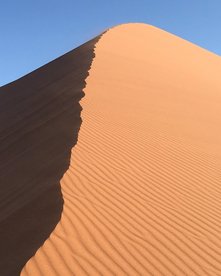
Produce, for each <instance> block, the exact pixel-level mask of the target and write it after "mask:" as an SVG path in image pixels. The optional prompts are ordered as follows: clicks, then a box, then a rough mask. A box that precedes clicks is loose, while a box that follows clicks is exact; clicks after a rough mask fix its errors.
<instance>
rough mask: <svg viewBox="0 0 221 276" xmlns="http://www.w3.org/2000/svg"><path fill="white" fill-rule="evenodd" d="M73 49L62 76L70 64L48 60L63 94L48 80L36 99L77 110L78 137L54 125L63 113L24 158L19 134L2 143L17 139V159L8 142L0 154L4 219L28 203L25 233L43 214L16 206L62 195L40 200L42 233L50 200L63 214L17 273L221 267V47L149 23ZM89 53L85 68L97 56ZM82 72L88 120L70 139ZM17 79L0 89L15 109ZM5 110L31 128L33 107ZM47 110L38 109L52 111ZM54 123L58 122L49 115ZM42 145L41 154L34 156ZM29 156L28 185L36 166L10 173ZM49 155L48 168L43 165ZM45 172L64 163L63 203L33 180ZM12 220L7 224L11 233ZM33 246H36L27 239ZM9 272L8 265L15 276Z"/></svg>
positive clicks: (182, 271) (183, 271) (200, 271)
mask: <svg viewBox="0 0 221 276" xmlns="http://www.w3.org/2000/svg"><path fill="white" fill-rule="evenodd" d="M95 43H96V45H95V50H94V55H93V48H94V44H95ZM74 53H76V55H74V56H73V68H72V62H70V63H69V58H70V57H69V56H67V60H66V62H67V63H68V64H69V65H68V70H70V71H69V72H70V74H69V73H67V72H66V75H65V78H62V79H60V77H59V76H58V75H56V72H57V70H63V69H61V68H63V65H61V66H59V64H58V63H56V61H55V62H52V63H51V66H53V68H54V71H53V74H52V75H53V76H55V77H54V78H53V79H51V81H50V82H49V83H50V85H49V87H50V86H51V90H50V91H52V92H51V93H52V95H53V96H54V94H53V93H54V91H57V92H58V93H61V95H62V96H61V97H58V99H57V101H55V102H53V101H52V100H51V99H50V97H49V99H47V97H48V96H46V94H45V93H46V92H45V88H42V89H41V90H40V91H42V92H43V91H44V93H43V94H44V96H42V97H40V96H39V97H40V98H39V100H38V104H39V105H41V104H42V105H43V104H44V105H45V106H47V105H49V103H50V106H51V107H50V109H47V110H46V111H47V112H46V113H42V116H43V114H44V116H46V118H47V116H55V112H57V111H60V109H62V110H63V109H65V110H66V105H68V106H70V107H68V112H74V114H75V115H76V116H75V115H74V117H75V119H73V121H72V120H71V121H70V124H69V123H67V124H68V130H69V131H70V132H68V133H69V134H68V135H67V136H68V137H69V138H68V140H69V139H70V140H71V141H72V142H70V143H68V146H67V147H66V146H64V147H63V145H64V143H67V142H66V141H67V140H66V138H65V139H62V138H61V137H63V132H62V134H61V135H60V136H59V135H58V134H57V132H54V131H58V132H59V130H60V129H62V128H63V126H64V125H65V126H66V120H64V119H62V115H61V114H60V113H58V114H57V116H56V118H55V120H54V124H55V125H54V126H55V127H53V131H52V129H49V130H48V132H43V128H39V133H42V136H41V137H39V139H36V138H35V139H34V138H33V139H30V140H28V142H27V141H26V143H25V145H27V144H28V145H30V153H27V157H26V159H25V158H24V157H23V155H22V153H23V151H22V150H21V149H23V148H24V147H25V145H22V143H23V139H22V142H18V144H17V146H14V147H11V146H10V144H9V145H8V144H7V145H8V147H6V144H5V146H4V148H5V149H7V150H8V151H9V149H10V150H11V151H12V150H14V151H13V152H12V153H11V156H13V160H14V161H13V162H14V163H10V162H9V161H8V160H9V159H8V158H7V156H6V153H5V155H4V157H1V158H2V159H1V164H2V165H4V170H2V171H3V172H4V174H3V172H2V175H3V176H4V175H6V173H7V171H8V173H7V175H6V176H4V179H3V180H4V182H2V181H1V186H2V187H1V189H3V192H4V191H5V192H4V193H5V194H3V195H2V202H7V203H8V204H7V206H6V207H5V209H2V210H5V211H4V212H3V215H4V214H5V218H4V219H5V222H7V220H10V217H12V216H13V213H14V214H16V212H19V210H20V211H21V215H20V217H18V220H19V221H23V222H22V223H23V227H24V225H25V231H26V232H25V233H26V236H27V235H31V233H32V231H33V228H31V222H32V221H33V220H34V219H35V213H29V223H27V220H26V219H24V218H23V217H22V214H25V211H24V210H23V209H19V210H18V206H20V205H21V203H22V205H24V206H23V208H24V209H25V210H26V211H27V208H26V207H27V206H29V207H28V209H30V210H32V209H31V208H33V203H34V200H35V199H36V202H39V208H40V207H41V206H45V207H44V210H48V207H47V204H50V203H49V202H51V201H52V200H54V199H55V202H57V203H56V206H55V204H54V202H51V204H52V205H50V206H51V213H50V214H49V213H47V212H44V211H39V217H41V216H43V215H44V218H45V220H44V221H42V222H41V223H40V225H39V226H38V227H39V230H38V232H37V233H36V232H35V233H34V235H35V236H38V235H40V233H42V231H43V230H42V228H41V227H43V225H42V224H45V223H46V224H47V222H45V221H47V219H50V218H51V216H52V214H53V215H55V214H54V213H53V210H57V211H55V213H57V216H56V220H54V222H53V223H52V224H53V225H52V227H51V228H50V231H46V232H47V233H46V235H45V238H46V236H47V237H48V236H49V234H50V233H49V232H51V231H52V228H53V227H55V225H56V223H57V222H58V219H60V221H59V222H58V224H57V226H56V228H55V229H54V230H53V231H52V233H51V235H50V237H49V238H48V239H47V240H46V241H45V242H44V244H43V245H42V246H41V247H40V248H39V249H38V251H37V252H36V254H35V255H34V256H33V257H32V258H31V259H30V260H29V261H28V262H27V264H26V265H25V266H24V267H23V270H22V272H21V275H23V276H33V275H47V276H53V275H65V276H68V275H105V276H106V275H133V276H134V275H221V218H220V210H221V187H220V180H221V174H220V172H221V131H220V120H221V119H220V118H221V109H220V106H221V93H220V90H221V78H220V72H221V58H220V57H219V56H216V55H214V54H212V53H209V52H207V51H205V50H203V49H201V48H199V47H197V46H195V45H193V44H191V43H189V42H186V41H184V40H182V39H180V38H178V37H176V36H173V35H171V34H168V33H166V32H164V31H162V30H159V29H157V28H154V27H151V26H148V25H144V24H127V25H122V26H118V27H116V28H113V29H110V30H109V31H107V32H106V33H105V34H103V35H102V36H101V37H100V39H99V40H96V41H93V42H90V43H89V44H86V45H84V46H82V47H80V48H79V49H78V50H77V51H76V52H74ZM82 55H83V57H84V58H82ZM93 56H95V57H94V59H93V62H92V66H91V68H90V70H89V76H88V77H87V72H86V71H87V70H88V69H89V67H90V62H89V59H91V57H93ZM61 60H62V59H61ZM82 62H83V64H84V66H82ZM84 62H85V63H84ZM65 64H66V63H65ZM65 67H66V66H64V68H65ZM43 68H44V67H43ZM45 68H47V67H45ZM82 68H84V69H85V70H83V72H84V73H82ZM72 69H73V70H72ZM78 69H79V70H78ZM36 72H37V71H36ZM36 72H34V73H32V74H31V75H30V76H29V77H28V76H27V77H26V78H27V82H28V83H29V84H30V86H31V87H32V89H35V87H36V85H38V83H39V81H38V78H42V79H44V81H45V82H47V78H48V76H47V74H46V72H47V70H45V71H44V70H41V71H39V74H37V75H36ZM32 76H33V78H34V79H37V81H36V82H35V83H34V82H33V81H29V78H30V77H32ZM86 77H87V79H86V87H85V88H84V93H85V97H84V98H83V99H82V100H81V102H80V104H81V106H82V108H83V110H82V112H81V117H82V120H83V123H82V125H81V128H80V131H79V135H78V142H77V145H76V146H74V145H75V144H76V135H77V132H78V130H79V127H80V122H81V118H80V111H79V109H78V108H79V102H78V101H79V99H80V98H81V97H77V98H75V96H76V95H78V92H77V94H76V91H81V93H80V95H82V89H83V87H84V85H82V83H83V82H84V80H83V79H84V78H86ZM79 78H80V82H79ZM24 80H25V79H24ZM57 81H58V82H59V83H57ZM79 83H80V84H81V85H80V86H79V90H78V88H76V87H78V85H79ZM12 85H15V86H16V89H14V90H13V91H12V90H11V91H10V89H12V88H10V86H9V87H5V88H2V90H4V91H3V92H2V94H1V95H2V97H3V99H4V97H6V98H7V97H8V98H10V99H11V98H13V97H15V100H14V102H12V103H11V104H8V107H7V108H6V106H7V105H6V104H5V112H6V111H7V112H9V110H10V106H13V107H14V109H13V110H17V108H18V107H17V105H16V104H17V97H18V96H17V95H20V94H19V93H21V92H20V91H23V89H24V86H25V85H23V84H21V85H20V83H19V82H18V83H15V84H12ZM66 85H68V87H69V88H70V90H69V89H68V91H69V92H70V93H71V91H72V89H73V93H74V95H75V96H74V99H75V103H76V105H73V102H72V99H73V98H72V96H71V99H70V98H69V97H67V98H66V96H63V94H62V93H63V92H64V91H66V88H65V87H66ZM44 87H45V86H44ZM46 87H47V86H46ZM75 89H77V90H76V91H75ZM16 90H17V91H16ZM62 91H63V92H62ZM74 91H75V92H74ZM57 92H56V93H57ZM12 93H13V95H14V96H13V95H12ZM23 93H24V92H23ZM39 93H40V92H39ZM9 94H10V95H11V96H9ZM26 94H28V91H27V92H26ZM26 94H24V96H23V97H21V98H20V104H19V105H21V110H22V111H24V112H27V113H28V112H30V113H32V116H37V115H38V114H39V113H38V109H37V108H34V107H33V108H31V106H32V105H30V103H27V104H26V109H24V108H22V107H23V103H26V101H27V99H29V101H31V102H32V101H33V102H35V100H34V99H35V98H33V99H32V97H27V95H26ZM49 94H50V93H49ZM37 95H38V94H37V93H36V97H37ZM40 95H41V94H40ZM68 95H69V93H68ZM51 97H52V96H51ZM37 99H38V98H37ZM37 99H36V100H37ZM46 99H47V102H46ZM5 101H6V100H5ZM8 101H9V100H7V102H8ZM1 102H2V101H0V103H1ZM69 104H70V105H69ZM15 107H16V108H15ZM5 112H2V113H1V120H2V122H3V125H4V122H5V128H4V129H2V131H1V133H2V135H3V134H4V135H6V134H7V137H10V136H9V135H11V136H12V138H13V139H14V138H16V137H19V138H20V137H23V136H19V135H18V134H16V131H15V130H16V129H17V128H18V126H19V122H20V124H21V125H20V127H19V129H20V131H26V130H27V129H30V126H29V127H27V125H26V123H27V120H28V119H25V118H26V117H28V118H29V117H30V116H28V114H26V113H25V114H26V115H25V116H23V117H22V118H20V117H18V116H17V117H16V118H17V119H18V120H19V121H18V122H17V121H13V124H12V123H10V124H8V123H6V122H7V121H6V119H7V120H9V119H10V120H14V118H15V116H14V113H13V114H11V113H9V115H7V114H6V113H5ZM5 114H6V115H7V116H6V115H5ZM10 114H11V115H10ZM18 114H19V115H20V113H18ZM4 116H5V117H4ZM5 118H6V119H5ZM46 118H45V117H44V118H43V119H42V121H41V120H40V119H39V120H40V121H41V122H45V121H47V119H46ZM10 120H9V122H12V121H10ZM67 121H68V120H67ZM28 122H29V121H28ZM58 122H59V123H58ZM64 122H65V123H64ZM68 122H69V121H68ZM29 124H30V125H32V123H31V122H29ZM47 126H48V127H49V128H50V127H51V124H50V123H48V124H47ZM40 130H41V131H40ZM16 135H18V136H16ZM35 135H37V134H35ZM35 135H34V137H36V136H35ZM39 135H40V134H39ZM69 135H70V136H69ZM1 137H3V136H1ZM65 137H66V136H65ZM74 137H75V138H74ZM12 138H11V139H12ZM53 138H54V139H53ZM55 138H56V139H55ZM20 139H21V138H20ZM44 139H45V140H47V141H49V142H47V143H46V144H44V145H42V143H40V141H41V140H44ZM72 139H73V140H72ZM5 140H6V142H7V141H10V139H9V138H7V139H5ZM12 141H14V140H12ZM16 141H17V140H16ZM24 141H25V140H24ZM6 142H5V143H6ZM8 143H9V142H8ZM19 143H21V144H19ZM32 143H33V145H35V147H36V149H35V150H34V149H32V150H33V151H34V152H32V151H31V148H34V146H33V145H32ZM58 144H59V145H58ZM2 145H4V144H3V143H1V146H2ZM49 146H50V147H53V154H49V156H48V154H47V149H48V147H49ZM71 147H72V151H71V155H70V154H69V151H70V148H71ZM58 148H59V149H62V151H63V150H64V152H67V155H66V157H65V158H64V159H62V162H61V163H62V164H60V163H57V167H56V168H55V167H54V168H53V170H52V169H51V167H50V166H49V164H50V160H51V159H55V160H57V159H56V158H57V156H60V155H62V151H60V150H59V152H57V151H56V150H57V149H58ZM41 149H42V151H43V153H42V154H46V155H47V156H46V158H45V159H46V161H43V158H40V157H39V158H38V156H39V155H38V151H39V150H41ZM65 149H66V150H67V151H65ZM17 150H21V152H19V153H17ZM40 152H41V151H40ZM9 153H10V151H9ZM35 156H37V157H36V158H38V159H37V160H36V161H33V160H35V159H34V157H35ZM40 156H41V155H40ZM15 158H16V159H15ZM6 160H7V162H6ZM24 160H26V163H24V164H25V167H26V166H28V164H29V162H34V163H33V164H32V166H34V168H35V172H36V176H34V175H30V183H29V185H30V186H27V185H26V186H25V187H24V191H23V190H21V189H23V186H24V185H25V184H24V183H26V182H25V179H24V178H23V177H26V175H28V176H29V174H28V173H27V172H25V173H24V172H23V173H20V174H19V175H18V176H19V177H20V179H21V180H22V182H20V184H19V181H17V182H18V183H17V184H16V185H15V183H14V180H18V179H19V177H18V176H16V178H14V180H13V181H12V179H13V177H15V175H16V174H15V173H16V168H18V167H17V166H21V165H22V164H23V163H22V162H25V161H24ZM60 161H61V160H60ZM69 163H70V164H69ZM64 164H65V165H64ZM68 164H69V167H68ZM62 165H63V166H62ZM30 166H31V165H30ZM41 166H43V167H44V168H45V171H44V173H43V171H40V168H41ZM61 168H62V169H61ZM46 172H49V175H50V177H48V179H53V181H52V182H53V183H54V184H55V186H56V187H57V189H58V188H59V180H60V178H61V175H62V173H64V172H65V173H64V175H63V177H62V179H61V180H60V185H61V191H62V198H63V200H64V204H63V210H62V213H61V209H62V208H61V207H60V208H57V206H61V205H62V204H61V203H59V201H62V198H61V196H60V192H59V189H58V190H57V192H55V196H54V199H53V198H51V200H49V198H48V199H47V197H49V195H51V192H49V187H48V185H46V184H47V183H46V184H43V183H44V182H39V183H38V185H37V184H35V181H34V180H35V179H38V178H37V177H40V178H42V177H43V178H44V177H45V175H46V176H48V174H47V173H46ZM24 174H25V176H24ZM1 177H2V176H1ZM6 182H7V185H6ZM19 185H20V186H19ZM43 186H44V187H45V188H44V187H43ZM55 186H54V185H50V187H51V188H52V187H55ZM46 187H48V188H46ZM18 190H19V193H18ZM6 192H7V193H6ZM37 194H38V195H39V197H44V196H46V199H45V200H44V204H43V203H42V204H41V202H40V201H37V196H36V195H37ZM18 195H19V196H18ZM5 198H7V201H6V199H5ZM25 202H27V203H26V204H25ZM28 204H29V205H28ZM53 204H54V205H53ZM25 206H26V207H25ZM58 209H59V210H58ZM30 212H31V211H30ZM10 213H11V214H10ZM60 214H61V218H60V217H59V216H60ZM22 219H23V220H22ZM13 221H14V219H11V222H10V223H11V224H9V225H10V227H12V225H14V227H16V228H17V223H18V222H17V219H16V220H15V221H14V224H13ZM2 224H3V223H1V225H2ZM49 224H51V223H49ZM1 229H2V228H1ZM3 229H4V228H3ZM23 229H24V228H23ZM23 229H22V231H21V233H20V234H19V233H17V229H16V231H15V232H14V235H12V234H11V235H10V237H11V236H12V237H14V236H15V239H14V241H15V242H16V245H18V247H19V248H20V249H19V250H20V252H19V254H22V253H23V249H22V250H21V246H23V244H24V243H25V241H24V239H25V238H24V235H23ZM6 230H7V227H5V230H4V233H6ZM44 231H45V230H44ZM21 234H22V235H23V236H22V235H21ZM1 236H2V235H1ZM45 238H44V239H45ZM44 239H42V240H41V241H40V242H39V243H38V246H40V243H41V244H42V242H43V240H44ZM8 243H9V244H10V241H9V237H8V239H6V240H3V244H4V248H5V250H6V249H7V244H8ZM26 245H27V246H28V247H31V246H32V245H31V241H30V240H28V244H26ZM36 249H37V248H36V247H35V250H36ZM1 250H2V249H1ZM13 250H14V251H13V252H9V253H8V256H7V257H5V256H4V254H3V252H2V253H1V256H3V259H4V260H5V263H6V261H7V262H8V263H9V262H10V261H12V260H13V261H14V260H15V258H17V257H18V256H17V255H16V253H15V252H18V251H15V250H16V248H15V245H14V248H13ZM35 250H32V254H33V252H34V251H35ZM9 258H10V259H9ZM13 261H12V262H13ZM23 261H24V259H23ZM20 264H21V263H20ZM13 265H15V261H14V263H11V266H13ZM2 271H3V270H2ZM2 271H0V274H2V275H7V274H6V273H5V274H4V273H1V272H2ZM5 271H7V270H6V269H5ZM8 275H10V273H8ZM11 275H15V273H14V274H13V273H12V274H11Z"/></svg>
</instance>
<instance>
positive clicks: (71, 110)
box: [0, 38, 98, 276]
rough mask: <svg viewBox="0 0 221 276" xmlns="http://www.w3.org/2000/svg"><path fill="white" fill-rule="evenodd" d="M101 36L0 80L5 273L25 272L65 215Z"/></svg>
mask: <svg viewBox="0 0 221 276" xmlns="http://www.w3.org/2000/svg"><path fill="white" fill-rule="evenodd" d="M97 39H98V38H96V39H94V40H92V41H89V42H88V43H86V44H84V45H82V46H81V47H79V48H77V49H75V50H73V51H71V52H69V53H67V54H65V55H64V56H62V57H60V58H58V59H56V60H54V61H53V62H51V63H49V64H47V65H45V66H43V67H41V68H39V69H38V70H36V71H34V72H32V73H31V74H29V75H27V76H25V77H23V78H21V79H19V80H17V81H15V82H13V83H10V84H8V85H6V86H4V87H1V88H0V275H1V276H7V275H10V276H11V275H12V276H15V275H20V272H21V270H22V268H23V266H24V265H25V264H26V262H27V261H28V260H29V259H30V258H31V257H32V256H33V255H34V254H35V252H36V251H37V249H38V248H39V247H40V246H41V245H42V244H43V242H44V241H45V240H46V239H47V238H48V237H49V235H50V233H51V232H52V231H53V229H54V228H55V226H56V225H57V223H58V222H59V221H60V218H61V213H62V208H63V198H62V194H61V187H60V180H61V178H62V176H63V175H64V173H65V172H66V171H67V169H68V167H69V164H70V157H71V149H72V148H73V147H74V145H75V144H76V142H77V138H78V131H79V128H80V125H81V121H82V120H81V117H80V113H81V106H80V104H79V100H80V99H81V98H82V97H83V96H84V92H83V91H82V90H83V88H84V87H85V79H86V77H87V76H88V70H89V68H90V66H91V62H92V59H93V57H94V44H95V43H96V41H97Z"/></svg>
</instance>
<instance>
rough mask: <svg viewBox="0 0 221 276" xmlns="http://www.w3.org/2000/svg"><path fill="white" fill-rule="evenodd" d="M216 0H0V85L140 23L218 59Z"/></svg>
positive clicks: (220, 32) (219, 6) (220, 27)
mask: <svg viewBox="0 0 221 276" xmlns="http://www.w3.org/2000/svg"><path fill="white" fill-rule="evenodd" d="M220 11H221V1H220V0H179V1H178V0H81V1H74V0H62V1H61V0H59V1H58V0H38V1H32V0H19V1H18V0H7V1H0V35H1V36H0V86H2V85H4V84H6V83H8V82H11V81H13V80H15V79H17V78H19V77H21V76H23V75H25V74H27V73H29V72H31V71H33V70H34V69H36V68H38V67H40V66H42V65H43V64H45V63H47V62H49V61H51V60H53V59H55V58H56V57H59V56H60V55H62V54H64V53H65V52H67V51H69V50H72V49H73V48H75V47H77V46H79V45H80V44H82V43H84V42H86V41H87V40H89V39H91V38H93V37H94V36H96V35H98V34H99V33H101V32H102V31H104V30H105V29H107V28H109V27H112V26H115V25H118V24H122V23H128V22H143V23H147V24H151V25H154V26H156V27H159V28H161V29H164V30H166V31H168V32H170V33H173V34H175V35H177V36H180V37H182V38H184V39H186V40H189V41H191V42H193V43H195V44H197V45H199V46H201V47H203V48H206V49H208V50H209V51H212V52H214V53H216V54H218V55H221V16H220Z"/></svg>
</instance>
